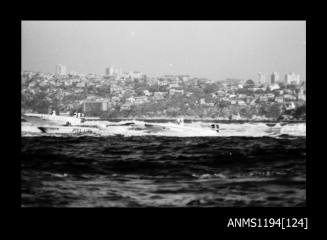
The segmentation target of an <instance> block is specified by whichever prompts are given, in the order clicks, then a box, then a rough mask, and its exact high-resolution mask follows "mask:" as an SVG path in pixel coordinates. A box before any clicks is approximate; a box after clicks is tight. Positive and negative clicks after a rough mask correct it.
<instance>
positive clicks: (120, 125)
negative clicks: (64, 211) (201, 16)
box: [20, 20, 307, 224]
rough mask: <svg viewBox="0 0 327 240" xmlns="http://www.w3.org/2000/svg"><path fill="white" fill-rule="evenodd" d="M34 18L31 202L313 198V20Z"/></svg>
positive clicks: (221, 204) (27, 155) (297, 203)
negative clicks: (309, 99)
mask: <svg viewBox="0 0 327 240" xmlns="http://www.w3.org/2000/svg"><path fill="white" fill-rule="evenodd" d="M20 25H21V83H20V86H21V89H20V90H21V94H20V96H21V159H20V166H21V173H20V175H21V189H20V190H21V208H40V207H47V208H99V207H101V208H235V207H236V208H248V207H263V208H269V207H285V208H289V207H300V208H301V207H306V206H307V203H306V196H307V188H306V183H307V177H306V176H307V175H306V174H307V173H306V166H307V162H306V21H305V20H296V21H295V20H294V21H290V20H278V21H272V20H265V21H263V20H262V21H259V20H251V21H250V20H244V21H240V20H235V21H231V20H230V21H226V20H225V21H221V20H220V21H218V20H211V21H200V20H199V21H195V20H180V21H177V20H174V21H168V20H165V21H163V20H161V21H159V20H151V21H150V20H147V21H145V20H142V21H140V20H133V21H132V20H125V21H123V20H115V21H114V20H110V21H109V20H108V21H96V20H94V21H91V20H88V21H86V20H83V21H82V20H81V21H78V20H65V21H64V20H51V21H50V20H22V21H21V22H20ZM226 224H227V223H226Z"/></svg>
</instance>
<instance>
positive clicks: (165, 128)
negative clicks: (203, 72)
mask: <svg viewBox="0 0 327 240" xmlns="http://www.w3.org/2000/svg"><path fill="white" fill-rule="evenodd" d="M211 125H212V124H210V123H204V122H193V123H184V124H182V125H178V124H176V123H173V122H168V123H153V122H151V123H148V122H145V121H120V122H109V121H100V120H99V121H85V122H84V123H81V124H79V125H73V126H63V125H54V124H53V123H51V124H46V123H45V124H44V123H43V124H40V123H33V122H28V121H27V122H25V121H24V122H22V125H21V133H22V136H84V135H86V136H88V135H91V136H117V135H120V136H172V137H232V136H241V137H264V136H267V137H276V138H280V137H285V136H304V137H305V136H306V123H286V124H285V123H283V124H281V123H275V124H267V123H242V124H241V123H219V128H213V127H212V126H211Z"/></svg>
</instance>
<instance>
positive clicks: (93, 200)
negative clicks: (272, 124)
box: [21, 124, 306, 207]
mask: <svg viewBox="0 0 327 240" xmlns="http://www.w3.org/2000/svg"><path fill="white" fill-rule="evenodd" d="M224 127H225V128H226V132H227V133H228V131H229V133H230V134H227V133H226V132H225V134H224V131H223V130H221V133H222V134H221V135H217V136H196V134H195V136H191V135H188V136H187V137H184V136H178V135H177V136H175V135H171V134H168V135H164V134H161V135H160V134H158V131H155V132H154V134H151V132H150V134H148V133H147V134H143V135H142V134H141V135H140V134H139V135H130V134H127V135H118V136H117V135H116V136H115V135H113V136H101V135H100V136H86V135H81V136H71V135H44V134H34V135H33V134H22V139H21V144H22V146H21V169H22V171H21V192H22V202H21V205H22V207H247V206H266V207H275V206H285V207H288V206H291V207H294V206H305V204H306V137H305V133H304V134H303V132H302V133H300V134H298V133H297V130H299V129H301V128H299V129H297V128H296V127H295V128H294V127H292V129H293V132H292V131H290V133H289V134H284V133H285V132H282V133H283V134H281V131H279V134H276V133H272V132H270V135H269V134H268V135H267V134H266V135H264V134H252V132H250V133H249V134H232V133H233V129H234V130H235V129H236V130H237V132H239V133H242V131H240V130H239V129H242V128H247V125H242V126H238V125H237V124H234V125H233V126H232V125H230V126H228V125H226V126H223V127H221V128H222V129H224ZM248 129H249V128H248ZM254 129H255V128H254ZM256 129H259V128H258V126H257V127H256ZM267 129H269V127H268V128H267ZM267 129H266V130H267ZM294 129H295V130H294ZM296 129H297V130H296ZM227 130H228V131H227ZM236 130H235V131H236ZM266 130H265V132H266ZM130 131H131V130H130ZM253 131H254V130H253ZM267 131H268V130H267ZM253 133H254V132H253Z"/></svg>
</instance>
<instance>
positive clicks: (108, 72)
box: [106, 67, 115, 76]
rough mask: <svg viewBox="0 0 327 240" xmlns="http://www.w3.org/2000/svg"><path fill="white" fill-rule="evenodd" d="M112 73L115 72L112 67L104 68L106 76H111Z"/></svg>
mask: <svg viewBox="0 0 327 240" xmlns="http://www.w3.org/2000/svg"><path fill="white" fill-rule="evenodd" d="M114 73H115V69H114V67H108V68H106V75H107V76H113V75H114Z"/></svg>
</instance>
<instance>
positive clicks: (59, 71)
mask: <svg viewBox="0 0 327 240" xmlns="http://www.w3.org/2000/svg"><path fill="white" fill-rule="evenodd" d="M66 73H67V69H66V66H64V65H62V64H57V65H56V75H66Z"/></svg>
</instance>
